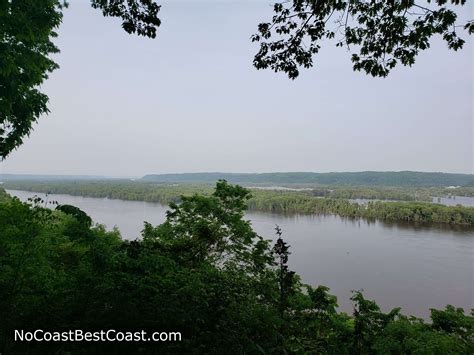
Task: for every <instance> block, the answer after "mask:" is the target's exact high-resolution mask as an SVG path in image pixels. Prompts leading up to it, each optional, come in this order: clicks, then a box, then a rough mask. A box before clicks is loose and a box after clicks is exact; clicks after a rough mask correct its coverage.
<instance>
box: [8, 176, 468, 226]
mask: <svg viewBox="0 0 474 355" xmlns="http://www.w3.org/2000/svg"><path fill="white" fill-rule="evenodd" d="M4 186H5V187H6V188H9V189H19V190H27V191H33V192H43V193H52V194H70V195H76V196H89V197H102V198H104V197H105V198H111V199H122V200H134V201H147V202H159V203H162V204H169V203H172V202H179V201H180V200H181V197H180V196H181V195H185V196H190V195H193V194H195V193H201V194H207V195H209V194H211V192H212V188H211V187H210V186H208V185H204V184H200V185H161V184H159V185H157V184H153V183H142V182H130V181H126V182H123V181H116V182H113V181H93V182H85V181H76V182H70V181H63V182H31V181H30V182H26V181H23V182H22V181H17V182H7V183H5V184H4ZM448 191H450V192H449V193H451V191H452V190H451V189H440V188H425V189H419V188H417V189H415V188H412V189H402V188H366V187H358V188H354V187H339V188H338V187H332V188H329V187H326V188H317V189H310V190H303V191H286V190H283V191H278V190H262V189H253V190H252V197H251V198H250V199H249V200H248V202H247V205H248V208H249V209H250V210H255V211H264V212H276V213H308V214H334V215H339V216H342V217H349V218H366V219H377V220H384V221H391V222H397V221H398V222H410V223H442V224H451V225H467V226H474V207H464V206H444V205H440V204H436V203H428V202H422V201H419V200H420V199H421V200H431V197H430V196H432V195H431V194H432V193H443V192H444V194H446V193H447V192H448ZM462 191H463V192H465V193H466V194H472V193H473V192H474V189H472V188H464V189H463V190H462ZM456 192H457V190H456ZM321 197H324V198H321ZM356 198H367V199H374V198H376V199H382V200H383V199H387V200H402V201H403V202H395V201H370V202H368V203H365V204H362V203H356V202H354V201H351V200H350V199H356Z"/></svg>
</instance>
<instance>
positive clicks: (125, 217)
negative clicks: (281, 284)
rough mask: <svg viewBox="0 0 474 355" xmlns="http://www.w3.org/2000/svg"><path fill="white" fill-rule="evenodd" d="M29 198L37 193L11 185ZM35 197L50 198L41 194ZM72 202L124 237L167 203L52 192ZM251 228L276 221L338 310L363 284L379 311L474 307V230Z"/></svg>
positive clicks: (329, 220)
mask: <svg viewBox="0 0 474 355" xmlns="http://www.w3.org/2000/svg"><path fill="white" fill-rule="evenodd" d="M7 192H9V193H10V194H11V195H14V196H17V197H19V198H20V199H21V200H26V199H27V198H28V197H32V196H33V195H35V193H32V192H26V191H14V190H7ZM38 196H40V197H42V198H43V199H45V196H44V194H38ZM48 200H49V201H53V200H54V201H58V203H60V204H72V205H75V206H77V207H79V208H81V209H82V210H84V211H85V212H86V213H88V214H89V215H90V216H91V217H92V219H93V220H94V221H95V222H97V223H101V224H105V225H106V226H107V228H109V229H111V228H113V227H114V226H117V227H118V228H119V229H120V232H121V234H122V236H123V238H125V239H135V238H138V237H139V236H140V230H141V229H142V227H143V221H147V222H150V223H152V224H159V223H161V222H163V220H164V218H165V211H166V207H165V206H163V205H160V204H157V203H148V202H138V201H122V200H110V199H101V198H90V197H77V196H69V195H49V196H48ZM247 218H248V219H249V220H251V221H252V225H253V227H254V229H255V230H256V231H257V232H258V233H259V234H260V235H262V236H263V237H266V238H267V239H274V228H275V225H276V224H278V225H279V226H280V227H281V228H282V230H283V236H284V238H285V240H286V241H287V242H289V244H290V245H291V251H292V254H291V256H290V266H291V268H292V269H293V270H295V271H296V272H297V273H299V274H300V275H301V277H302V279H303V281H304V282H306V283H309V284H311V285H318V284H321V285H326V286H328V287H330V288H331V293H333V294H335V295H336V296H338V300H339V305H340V308H341V310H343V311H346V312H351V311H352V304H351V302H350V300H349V297H350V296H351V290H355V289H363V290H364V294H365V296H366V297H368V298H371V299H374V300H375V301H377V303H378V304H380V305H381V307H382V309H384V310H389V309H391V308H393V307H398V306H400V307H402V312H403V313H405V314H412V315H415V316H419V317H423V318H427V317H428V316H429V308H444V306H445V305H446V304H453V305H455V306H457V307H462V308H464V309H465V311H468V310H469V309H471V308H473V307H474V304H473V303H474V229H465V228H449V227H443V228H439V227H427V226H414V225H402V224H386V223H382V222H371V223H369V222H367V221H364V220H357V221H354V220H349V219H344V218H340V217H337V216H308V215H292V216H285V215H280V214H270V213H256V212H251V213H248V214H247Z"/></svg>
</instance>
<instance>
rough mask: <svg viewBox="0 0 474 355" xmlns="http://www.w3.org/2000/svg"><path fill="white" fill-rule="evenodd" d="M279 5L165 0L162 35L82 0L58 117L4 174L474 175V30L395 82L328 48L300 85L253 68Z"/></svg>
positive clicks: (58, 87)
mask: <svg viewBox="0 0 474 355" xmlns="http://www.w3.org/2000/svg"><path fill="white" fill-rule="evenodd" d="M270 4H271V1H235V2H224V1H219V2H218V1H198V0H193V1H188V2H184V1H172V2H170V3H168V2H166V3H164V5H163V7H162V11H161V18H162V21H163V22H162V27H161V28H160V29H159V34H158V36H157V38H156V39H154V40H151V39H145V38H138V37H136V36H130V35H128V34H126V33H125V32H124V31H123V30H122V29H121V28H120V23H119V22H117V21H116V20H115V19H111V18H104V17H102V15H101V13H100V12H98V11H96V10H93V9H91V8H90V5H89V1H86V0H71V1H70V7H69V9H67V10H66V12H65V16H64V21H63V25H62V26H61V28H60V29H59V34H60V36H59V38H58V39H57V41H56V42H57V44H58V45H59V47H60V49H61V54H59V55H57V56H56V57H55V58H56V60H57V62H58V63H59V64H60V66H61V68H60V69H59V70H57V71H56V72H54V73H53V74H52V75H51V76H50V79H49V80H48V81H47V83H46V84H45V85H44V87H43V89H44V91H45V92H46V93H47V94H48V95H49V97H50V110H51V113H50V114H49V115H48V116H45V117H42V118H41V119H40V120H39V122H38V124H37V125H35V127H34V131H33V133H32V134H31V136H30V137H29V138H28V139H26V140H25V143H24V144H23V145H22V146H21V147H20V148H19V149H18V150H17V151H15V152H14V153H12V154H11V155H10V156H9V157H8V158H7V160H6V161H4V162H3V163H0V172H3V173H32V174H91V175H107V176H140V175H144V174H149V173H171V172H197V171H223V172H272V171H316V172H327V171H361V170H419V171H444V172H464V173H474V152H473V140H474V130H473V88H472V80H473V64H472V63H473V46H472V37H471V38H468V43H467V45H466V47H465V49H464V50H463V51H461V52H457V53H455V52H452V51H448V50H447V48H446V46H445V44H444V43H442V42H441V41H439V40H438V41H435V42H433V46H432V47H433V48H432V49H431V50H429V51H427V52H425V53H423V54H422V55H420V56H419V57H418V59H417V62H416V64H415V65H414V66H413V67H412V68H406V67H401V68H399V69H397V70H394V71H393V72H392V73H391V75H390V76H389V77H388V78H386V79H375V78H372V77H368V76H366V75H365V74H362V73H354V72H352V69H351V63H350V54H349V53H347V52H346V50H345V49H341V48H335V47H334V46H333V44H330V43H328V44H327V45H325V46H324V47H323V48H322V50H321V53H320V54H319V55H318V56H317V57H316V58H315V67H314V68H312V69H309V70H304V71H302V73H301V76H300V78H298V79H297V80H295V81H290V80H289V79H287V78H286V77H285V75H284V74H275V73H273V72H270V71H257V70H255V69H254V68H253V67H252V58H253V54H254V53H255V52H256V50H257V46H256V45H255V44H252V43H251V42H250V40H249V37H250V35H251V34H252V33H254V32H255V29H256V26H257V24H258V23H259V22H261V21H262V20H268V19H270V18H271V15H272V9H271V7H270V6H269V5H270ZM470 6H471V8H468V7H465V8H464V10H463V12H464V14H463V15H464V16H467V15H468V14H469V12H470V13H471V14H472V10H473V9H472V3H470Z"/></svg>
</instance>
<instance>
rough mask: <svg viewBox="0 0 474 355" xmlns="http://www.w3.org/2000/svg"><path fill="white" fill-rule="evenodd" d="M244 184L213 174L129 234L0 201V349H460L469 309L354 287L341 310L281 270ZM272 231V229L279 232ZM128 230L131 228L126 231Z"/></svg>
mask: <svg viewBox="0 0 474 355" xmlns="http://www.w3.org/2000/svg"><path fill="white" fill-rule="evenodd" d="M249 198H250V195H249V191H248V190H246V189H244V188H241V187H239V186H232V185H229V184H227V183H226V182H223V181H221V182H219V183H218V184H217V185H216V188H215V190H213V191H212V193H211V194H208V195H202V194H195V195H192V196H189V197H183V199H182V201H181V203H180V204H174V203H172V204H171V205H170V211H169V213H168V214H167V217H166V220H165V222H164V223H163V224H161V225H159V226H152V225H150V224H147V223H146V224H145V226H144V229H143V232H142V235H141V239H137V240H135V241H124V240H122V239H121V238H120V234H119V232H118V231H113V232H107V231H105V229H104V228H103V227H101V226H95V227H92V226H91V220H90V218H88V216H87V215H86V214H85V213H84V212H82V211H80V210H79V209H77V208H75V207H73V206H58V207H57V208H56V209H55V210H51V209H45V208H43V207H41V206H42V205H43V203H42V201H40V200H38V199H36V200H32V201H31V202H29V203H22V202H20V201H19V200H18V199H16V198H11V199H8V198H7V199H4V200H3V202H1V203H0V236H1V238H0V275H1V277H0V312H1V319H2V322H0V352H1V353H5V354H9V353H30V354H44V353H50V354H52V353H104V352H107V353H111V352H113V353H130V352H131V351H133V352H134V353H137V352H143V353H149V352H150V351H153V352H154V353H157V352H159V353H202V352H205V353H209V354H222V353H274V354H281V353H289V352H292V353H324V354H401V353H405V354H418V353H419V354H471V353H472V352H473V351H474V317H473V316H472V315H466V314H465V312H464V310H463V309H460V308H455V307H454V306H447V307H446V308H445V309H443V310H435V309H432V310H431V321H430V322H428V323H426V322H424V321H423V320H421V319H417V318H414V317H408V316H405V315H403V313H402V312H401V310H400V309H398V308H396V309H393V310H391V311H390V312H388V313H384V312H383V311H381V309H380V307H379V306H378V305H377V304H376V303H375V301H372V300H368V299H366V298H364V296H363V294H362V293H361V292H360V291H354V293H353V297H352V301H353V304H354V309H353V313H352V314H346V313H341V312H339V311H338V310H337V298H336V297H335V296H333V295H331V294H330V293H329V289H328V288H327V287H324V286H316V285H305V284H303V283H302V282H301V281H300V278H299V277H298V275H296V274H295V273H294V272H292V271H291V270H289V268H288V257H289V255H290V249H289V246H288V245H287V244H286V243H285V242H284V240H283V239H282V237H281V235H282V231H281V230H280V229H279V228H277V229H276V230H277V234H278V236H279V238H278V239H277V242H276V243H275V245H274V246H272V245H270V242H269V241H266V240H264V239H262V238H261V237H260V236H258V235H257V234H256V233H255V232H254V231H253V230H252V228H251V225H250V223H249V222H247V221H246V220H245V219H244V212H245V209H246V206H247V200H248V199H249ZM283 235H284V231H283ZM137 237H138V236H137ZM77 328H80V329H84V330H98V329H111V328H113V329H117V330H123V331H138V330H146V331H150V332H151V331H155V330H162V331H163V330H167V331H173V332H180V333H181V334H182V339H181V341H175V342H160V343H154V342H141V343H138V344H137V343H133V342H129V343H124V342H121V343H117V342H116V343H110V342H109V343H101V342H88V343H85V342H67V343H55V342H49V343H48V342H43V343H41V342H14V341H13V330H14V329H25V330H27V329H54V330H55V331H58V332H61V331H67V330H70V329H77Z"/></svg>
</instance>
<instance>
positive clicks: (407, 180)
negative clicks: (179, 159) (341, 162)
mask: <svg viewBox="0 0 474 355" xmlns="http://www.w3.org/2000/svg"><path fill="white" fill-rule="evenodd" d="M219 179H224V180H227V181H229V182H230V183H233V184H268V185H275V184H283V185H285V184H303V185H304V184H318V185H333V186H403V187H432V186H436V187H446V186H464V185H467V184H469V183H472V181H473V179H474V177H473V175H471V174H449V173H426V172H417V171H399V172H382V171H362V172H339V173H338V172H334V173H312V172H288V173H262V174H251V173H247V174H239V173H188V174H157V175H145V176H144V177H143V178H142V180H143V181H150V182H156V183H188V184H193V183H208V184H214V183H215V182H216V181H217V180H219Z"/></svg>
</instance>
